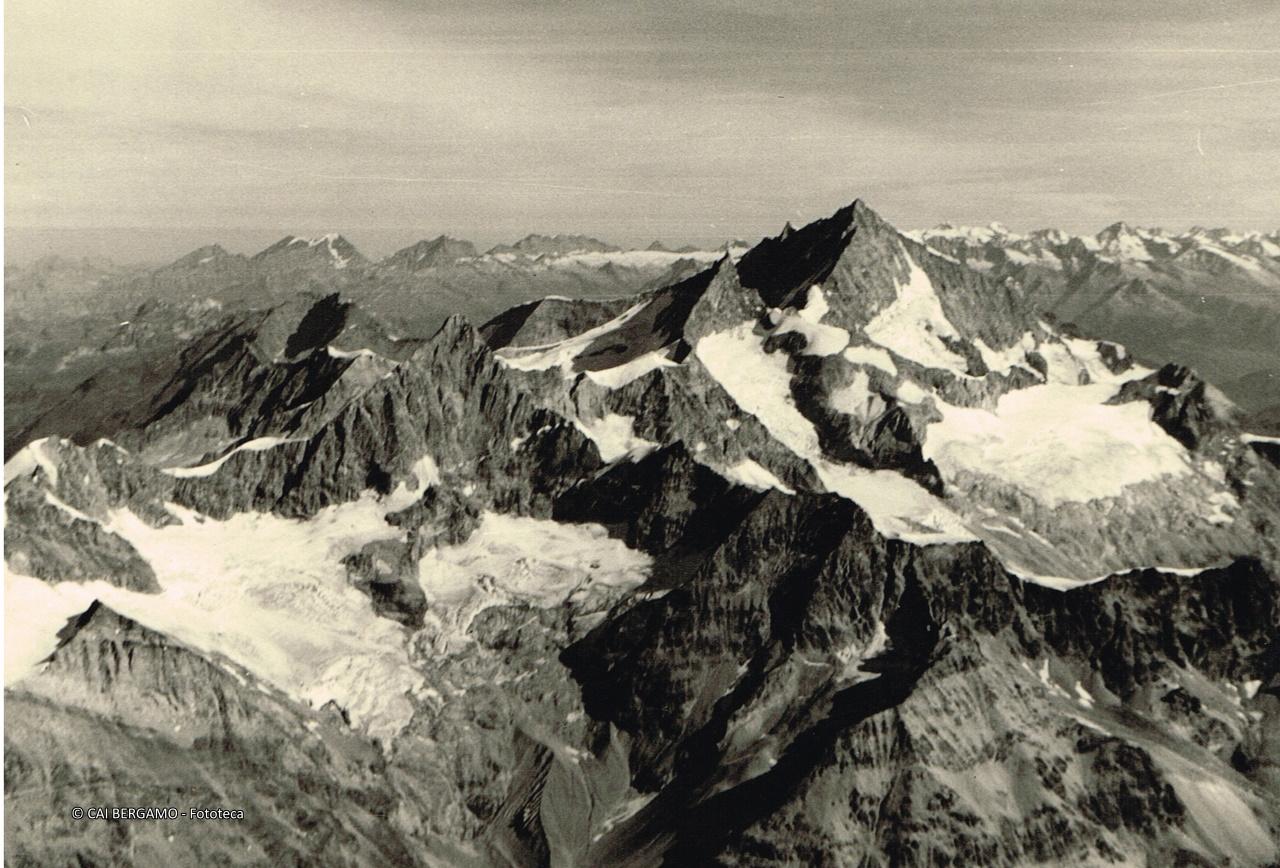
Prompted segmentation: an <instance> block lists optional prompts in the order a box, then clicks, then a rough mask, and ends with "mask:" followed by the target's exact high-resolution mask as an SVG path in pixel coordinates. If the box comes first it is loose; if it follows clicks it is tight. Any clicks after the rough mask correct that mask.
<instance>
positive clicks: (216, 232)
mask: <svg viewBox="0 0 1280 868" xmlns="http://www.w3.org/2000/svg"><path fill="white" fill-rule="evenodd" d="M867 204H868V205H871V203H867ZM872 208H873V210H875V209H874V205H872ZM834 210H835V209H834V208H833V209H832V211H834ZM829 213H830V212H828V213H823V214H815V215H811V216H806V217H804V218H800V219H797V218H796V217H792V218H790V220H789V222H791V223H793V224H794V225H797V226H800V225H803V224H804V223H807V222H810V221H811V220H816V219H819V218H821V217H826V216H829ZM879 213H881V216H883V217H885V218H886V219H888V220H889V222H890V223H892V224H893V225H894V226H895V227H896V228H897V229H899V230H901V231H904V232H905V231H911V230H917V229H929V228H932V227H934V226H937V225H938V224H939V223H952V224H956V225H965V226H985V225H988V223H991V222H997V223H1000V224H1002V225H1003V226H1004V227H1005V228H1006V229H1008V230H1009V231H1010V232H1014V233H1024V234H1025V233H1029V232H1032V231H1034V230H1037V229H1051V228H1052V229H1063V231H1066V232H1069V233H1071V234H1074V235H1095V234H1097V233H1098V232H1099V231H1100V230H1102V229H1104V228H1106V226H1110V225H1111V224H1113V223H1116V222H1125V223H1128V224H1129V225H1131V226H1136V227H1143V228H1160V229H1164V230H1166V231H1168V232H1171V233H1173V234H1177V233H1179V232H1183V231H1186V230H1188V229H1191V228H1193V226H1195V225H1201V226H1204V227H1205V228H1210V229H1213V228H1221V227H1220V225H1219V224H1188V225H1185V226H1162V227H1156V226H1154V224H1152V223H1150V222H1146V221H1141V220H1127V219H1124V218H1122V217H1118V218H1116V219H1115V220H1112V221H1110V222H1109V223H1107V224H1106V226H1101V225H1099V226H1088V227H1085V228H1083V229H1075V228H1064V227H1062V226H1050V225H1048V224H1045V225H1035V226H1010V225H1009V224H1008V223H1006V222H1005V221H1003V220H996V221H987V223H963V222H962V221H956V220H949V221H948V220H941V221H935V222H934V223H930V224H927V225H924V224H921V225H908V224H903V223H901V222H900V221H895V220H893V219H892V218H891V217H889V215H885V214H884V213H883V212H879ZM786 222H788V220H786V219H784V220H783V221H781V222H775V223H774V224H773V225H771V226H765V227H763V228H761V229H759V230H758V231H756V232H727V233H726V234H725V235H723V236H674V235H671V236H638V237H623V236H614V235H610V234H609V233H606V232H597V231H593V230H591V229H590V228H589V227H576V228H568V229H565V228H557V227H549V228H541V227H537V226H533V227H527V228H524V229H518V230H513V231H512V232H509V233H506V234H494V233H492V232H486V233H483V234H478V235H467V234H464V233H461V232H456V231H452V230H450V229H449V228H447V227H440V228H435V227H430V228H425V229H422V230H415V229H413V228H412V227H356V228H355V229H354V230H352V231H348V230H346V229H344V228H342V227H327V228H324V227H314V228H312V229H311V230H310V231H301V230H299V231H290V230H288V229H276V228H260V227H259V228H254V227H234V226H223V227H218V226H207V227H186V228H182V229H162V228H154V227H140V226H113V227H101V228H79V227H76V228H72V227H61V226H37V227H10V226H6V227H5V228H4V261H5V264H7V265H18V266H23V265H27V264H29V263H31V262H33V261H35V260H37V259H41V258H44V257H46V256H64V257H68V258H73V259H79V258H105V259H110V260H111V261H113V262H114V263H116V264H118V265H162V264H166V263H169V262H172V261H173V260H176V259H179V258H181V257H182V256H184V255H186V254H188V253H190V252H191V251H193V250H196V249H198V248H200V247H203V246H205V245H208V244H218V245H221V246H222V247H223V248H225V249H226V250H227V251H228V252H230V253H241V254H244V255H246V256H252V255H253V254H255V253H258V252H259V251H261V250H265V249H266V248H267V247H269V246H270V245H272V244H274V243H275V242H277V241H279V240H280V239H281V238H284V237H285V236H287V235H295V236H298V237H300V238H313V237H317V236H320V235H323V234H325V233H327V232H337V233H339V234H341V235H342V236H343V237H345V238H346V239H347V240H348V241H350V242H351V243H352V244H354V245H355V247H356V249H357V250H359V251H360V252H361V253H363V254H364V255H365V256H366V257H368V258H369V259H371V260H375V261H376V260H379V259H382V258H384V257H386V256H389V255H391V254H392V253H395V252H396V251H398V250H401V249H403V248H405V247H408V246H410V245H412V244H414V243H416V242H418V241H422V240H430V239H433V238H436V237H438V236H440V235H445V236H448V237H451V238H455V239H459V240H463V241H470V242H472V243H473V244H475V245H476V247H477V248H478V249H479V250H480V251H481V252H484V251H485V250H488V249H489V248H491V247H493V246H495V245H498V244H504V243H505V244H510V243H513V242H515V241H518V240H519V239H521V238H523V237H524V236H526V235H530V234H541V235H556V234H565V235H587V236H590V237H592V238H596V239H598V240H600V241H604V242H606V243H610V244H614V245H617V246H619V247H623V248H626V249H641V248H644V247H647V246H648V245H649V244H651V243H652V242H654V241H659V242H661V243H662V244H664V245H667V246H669V247H672V248H677V247H681V246H684V245H693V246H696V247H699V248H701V249H714V248H717V247H719V246H721V245H723V244H725V243H727V242H729V241H731V240H735V239H741V240H745V241H748V242H750V243H752V244H754V243H755V242H757V241H759V240H760V239H762V238H765V237H768V236H772V235H776V234H777V233H778V232H779V231H780V230H781V228H782V225H783V224H784V223H786ZM1226 228H1229V229H1232V230H1234V231H1236V232H1240V233H1244V232H1255V231H1257V232H1263V233H1272V232H1280V223H1278V224H1277V225H1272V226H1265V225H1259V226H1227V227H1226Z"/></svg>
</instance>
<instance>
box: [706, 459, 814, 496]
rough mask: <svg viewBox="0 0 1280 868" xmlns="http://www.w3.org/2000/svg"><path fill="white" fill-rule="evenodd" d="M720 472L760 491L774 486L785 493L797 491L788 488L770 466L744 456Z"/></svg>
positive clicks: (725, 476)
mask: <svg viewBox="0 0 1280 868" xmlns="http://www.w3.org/2000/svg"><path fill="white" fill-rule="evenodd" d="M719 473H720V475H722V476H723V477H724V478H725V479H728V480H729V481H730V482H736V483H738V484H740V485H745V486H747V487H748V488H754V489H756V490H758V491H766V490H768V489H770V488H773V489H777V490H778V491H781V492H782V493H783V494H795V493H796V492H795V489H792V488H788V487H787V486H786V484H784V483H783V481H782V480H781V479H779V478H778V477H776V476H774V475H773V474H772V473H770V472H769V470H768V468H766V467H764V466H763V465H761V464H759V463H758V462H756V461H753V460H752V459H750V458H744V459H743V460H742V461H739V462H738V463H737V464H732V465H730V466H728V467H725V468H724V469H722V470H720V471H719Z"/></svg>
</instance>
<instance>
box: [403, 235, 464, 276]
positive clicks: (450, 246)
mask: <svg viewBox="0 0 1280 868" xmlns="http://www.w3.org/2000/svg"><path fill="white" fill-rule="evenodd" d="M478 255H479V251H478V250H476V246H475V245H474V244H472V243H471V242H470V241H464V240H462V239H459V238H451V237H450V236H448V235H437V236H436V237H435V238H432V239H430V240H425V239H424V240H422V241H418V242H415V243H414V244H411V245H409V246H408V247H405V248H403V249H401V250H397V251H396V252H395V253H393V254H391V255H390V256H388V257H387V258H386V259H385V260H384V263H383V264H385V265H391V266H395V267H400V268H407V269H409V270H410V271H418V270H420V269H424V268H436V267H439V266H444V265H453V264H454V263H456V262H458V260H460V259H474V258H475V257H476V256H478Z"/></svg>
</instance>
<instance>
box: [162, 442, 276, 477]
mask: <svg viewBox="0 0 1280 868" xmlns="http://www.w3.org/2000/svg"><path fill="white" fill-rule="evenodd" d="M298 439H299V438H296V437H292V438H291V437H258V438H257V439H254V440H250V441H249V442H248V443H241V444H240V445H239V446H237V447H236V448H234V449H232V450H231V451H229V452H227V454H225V455H223V456H222V457H221V458H217V459H214V460H213V461H210V462H209V463H208V464H200V465H197V466H195V467H165V468H162V469H161V472H162V473H167V474H168V475H170V476H173V477H176V478H177V479H192V478H197V477H203V476H212V475H213V474H215V473H217V472H218V469H219V468H220V467H222V465H224V464H226V463H227V461H228V460H229V459H230V458H231V456H232V455H235V454H236V453H237V452H265V451H266V450H268V449H274V448H275V447H277V446H280V445H281V444H283V443H294V442H297V440H298Z"/></svg>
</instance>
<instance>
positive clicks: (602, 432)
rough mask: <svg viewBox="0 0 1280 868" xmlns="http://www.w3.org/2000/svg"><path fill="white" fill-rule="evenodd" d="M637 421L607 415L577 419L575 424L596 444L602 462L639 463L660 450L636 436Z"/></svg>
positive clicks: (610, 414) (616, 415) (611, 414)
mask: <svg viewBox="0 0 1280 868" xmlns="http://www.w3.org/2000/svg"><path fill="white" fill-rule="evenodd" d="M635 421H636V417H635V416H619V415H618V414H617V413H607V414H605V415H604V416H603V417H601V418H599V419H589V420H583V419H575V420H574V422H573V424H574V427H576V428H577V429H578V430H579V431H581V432H582V433H583V434H585V435H586V436H587V438H588V439H590V440H591V442H592V443H594V444H596V449H597V450H598V451H599V452H600V458H601V460H602V461H604V462H605V463H606V464H608V463H612V462H614V461H617V460H618V459H620V458H624V457H629V458H630V459H631V460H632V461H639V460H640V459H641V458H643V457H644V456H646V455H648V454H649V453H650V452H652V451H653V450H654V449H657V448H658V444H657V443H655V442H653V441H652V440H645V439H644V438H643V437H639V436H637V435H636V432H635Z"/></svg>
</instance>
